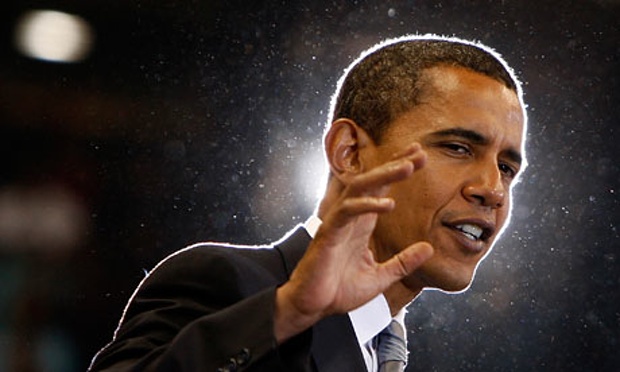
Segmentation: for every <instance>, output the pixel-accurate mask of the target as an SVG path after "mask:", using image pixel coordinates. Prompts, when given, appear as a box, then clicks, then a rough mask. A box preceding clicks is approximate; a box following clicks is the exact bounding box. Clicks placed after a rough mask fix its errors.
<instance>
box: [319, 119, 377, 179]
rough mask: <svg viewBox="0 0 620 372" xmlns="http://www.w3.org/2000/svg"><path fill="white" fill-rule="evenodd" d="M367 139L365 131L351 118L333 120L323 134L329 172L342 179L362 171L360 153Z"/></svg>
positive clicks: (366, 143)
mask: <svg viewBox="0 0 620 372" xmlns="http://www.w3.org/2000/svg"><path fill="white" fill-rule="evenodd" d="M369 141H371V140H370V137H369V136H368V134H367V133H366V131H365V130H364V129H362V128H361V127H360V126H359V125H357V124H356V123H355V122H354V121H353V120H350V119H344V118H341V119H338V120H336V121H334V122H333V123H332V125H331V127H330V128H329V131H328V132H327V135H326V136H325V151H326V153H327V160H328V161H329V166H330V170H331V173H332V174H333V175H334V176H335V177H337V178H339V179H341V180H343V178H347V177H348V176H350V175H355V174H358V173H360V172H362V171H364V163H363V161H362V159H361V156H360V154H361V151H362V150H363V149H364V148H365V147H366V146H367V145H368V144H369Z"/></svg>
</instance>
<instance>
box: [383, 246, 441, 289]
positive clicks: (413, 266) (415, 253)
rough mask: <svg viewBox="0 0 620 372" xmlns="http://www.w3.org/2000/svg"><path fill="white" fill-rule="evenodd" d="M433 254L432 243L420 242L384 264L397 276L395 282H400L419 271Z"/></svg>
mask: <svg viewBox="0 0 620 372" xmlns="http://www.w3.org/2000/svg"><path fill="white" fill-rule="evenodd" d="M433 253H434V250H433V246H432V245H430V243H427V242H418V243H415V244H412V245H410V246H409V247H407V248H405V249H403V250H402V251H400V252H398V254H396V255H394V256H393V257H392V258H390V259H389V260H387V261H386V262H384V265H385V266H386V268H387V269H388V271H389V272H391V273H393V274H394V275H395V276H396V278H395V280H399V279H402V278H403V277H405V276H407V275H409V274H411V273H412V272H414V271H415V270H417V269H418V268H419V267H420V266H422V264H423V263H424V262H426V260H428V259H429V258H431V256H432V255H433Z"/></svg>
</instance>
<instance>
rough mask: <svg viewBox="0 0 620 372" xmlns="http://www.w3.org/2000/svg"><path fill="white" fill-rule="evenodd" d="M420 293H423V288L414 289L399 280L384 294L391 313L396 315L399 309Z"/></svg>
mask: <svg viewBox="0 0 620 372" xmlns="http://www.w3.org/2000/svg"><path fill="white" fill-rule="evenodd" d="M420 293H422V290H417V291H412V290H411V289H409V288H407V287H406V286H405V285H404V284H403V283H402V282H401V281H398V282H396V283H394V284H392V285H391V286H390V287H389V288H388V289H387V290H386V291H385V292H383V295H384V296H385V299H386V301H387V303H388V306H389V307H390V313H391V314H392V316H396V314H398V312H399V311H401V310H402V309H403V308H405V307H407V305H409V304H410V303H411V302H413V301H414V300H415V299H416V297H418V296H419V295H420Z"/></svg>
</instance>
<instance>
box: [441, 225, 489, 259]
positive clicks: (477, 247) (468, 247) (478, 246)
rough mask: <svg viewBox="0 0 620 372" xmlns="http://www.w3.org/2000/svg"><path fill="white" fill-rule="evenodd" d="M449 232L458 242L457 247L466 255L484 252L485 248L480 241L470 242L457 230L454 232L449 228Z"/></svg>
mask: <svg viewBox="0 0 620 372" xmlns="http://www.w3.org/2000/svg"><path fill="white" fill-rule="evenodd" d="M449 229H450V231H451V232H452V235H453V236H454V237H455V238H456V240H457V241H458V242H459V245H461V246H462V247H463V248H464V250H465V252H467V253H470V254H471V253H473V254H478V253H481V252H483V251H484V248H485V244H484V242H483V241H482V240H471V239H469V238H468V237H466V236H465V234H464V233H462V232H461V231H459V230H456V229H454V228H449Z"/></svg>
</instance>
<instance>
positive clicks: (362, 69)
mask: <svg viewBox="0 0 620 372" xmlns="http://www.w3.org/2000/svg"><path fill="white" fill-rule="evenodd" d="M440 65H445V66H454V67H462V68H466V69H469V70H471V71H474V72H478V73H481V74H484V75H486V76H489V77H491V78H493V79H495V80H497V81H499V82H501V83H503V84H504V85H505V86H506V87H508V88H509V89H511V90H513V91H514V92H515V93H517V95H518V97H519V100H521V96H522V95H521V84H520V82H519V80H518V79H517V78H516V76H515V75H514V72H513V71H512V69H511V68H510V67H508V65H507V64H506V62H504V60H503V59H502V58H501V57H500V55H499V54H497V53H496V52H494V51H493V50H492V49H490V48H488V47H486V46H484V45H482V44H479V43H474V42H469V41H465V40H462V39H457V38H447V37H440V36H435V35H425V36H405V37H402V38H399V39H392V40H387V41H385V42H383V43H380V44H377V45H375V46H374V47H372V48H370V49H369V50H367V51H366V52H364V53H362V55H361V56H360V57H359V58H358V59H357V60H356V61H355V62H353V63H352V64H351V65H350V66H349V68H348V69H347V70H346V71H345V74H344V75H343V76H342V78H341V79H340V81H339V84H338V89H337V90H336V93H335V95H334V97H333V98H332V108H331V111H330V112H331V115H330V118H329V119H330V123H332V122H334V121H335V120H336V119H339V118H348V119H351V120H353V121H355V122H356V123H357V124H358V125H359V126H361V127H362V128H364V130H366V131H367V132H368V134H369V135H370V136H371V138H372V139H373V140H374V141H377V142H378V141H379V140H380V139H381V136H382V134H383V133H384V132H385V130H386V128H387V125H388V124H389V123H390V122H392V121H393V120H395V119H396V118H397V117H398V116H399V115H400V114H403V113H404V112H406V111H408V110H410V109H411V108H413V107H414V106H415V105H416V104H418V103H419V101H420V98H421V93H422V90H423V88H424V83H423V80H424V79H421V78H422V75H423V72H424V70H426V69H428V68H431V67H436V66H440Z"/></svg>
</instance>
